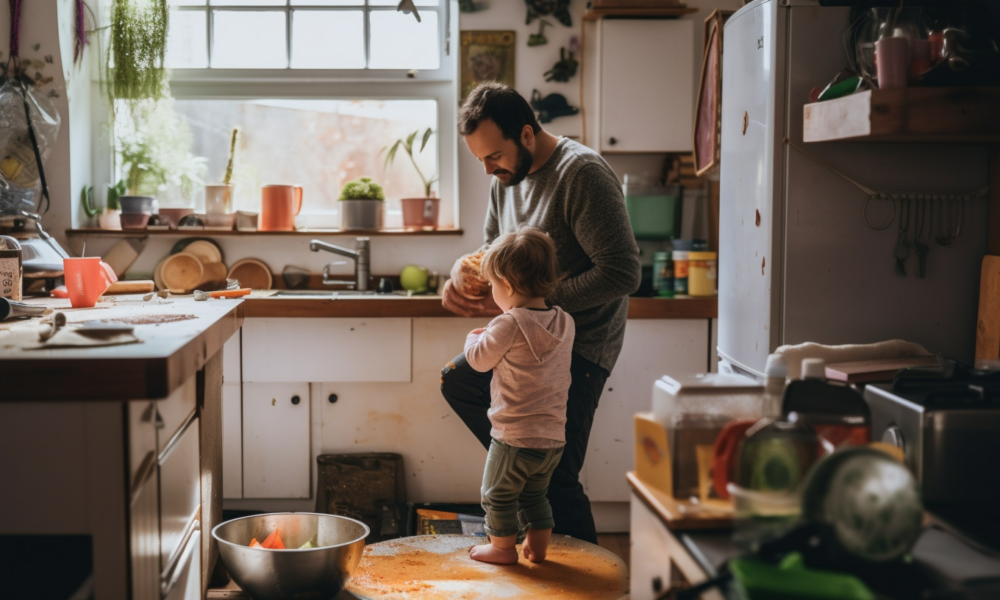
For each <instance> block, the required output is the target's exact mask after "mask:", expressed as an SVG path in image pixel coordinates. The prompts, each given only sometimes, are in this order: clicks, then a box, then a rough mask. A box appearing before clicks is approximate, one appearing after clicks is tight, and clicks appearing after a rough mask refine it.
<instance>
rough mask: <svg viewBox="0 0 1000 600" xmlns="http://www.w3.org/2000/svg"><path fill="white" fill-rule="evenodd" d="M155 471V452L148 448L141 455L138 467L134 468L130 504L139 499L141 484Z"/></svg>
mask: <svg viewBox="0 0 1000 600" xmlns="http://www.w3.org/2000/svg"><path fill="white" fill-rule="evenodd" d="M155 472H156V452H154V451H152V450H150V451H149V452H147V453H146V456H145V457H143V459H142V462H141V463H139V468H138V469H136V475H135V481H134V482H133V483H132V492H131V500H130V501H129V504H130V505H133V504H135V501H136V500H138V499H139V494H140V493H141V492H142V486H143V484H145V483H146V481H147V480H148V479H149V478H150V477H152V476H153V473H155Z"/></svg>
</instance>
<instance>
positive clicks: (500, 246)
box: [482, 227, 562, 298]
mask: <svg viewBox="0 0 1000 600" xmlns="http://www.w3.org/2000/svg"><path fill="white" fill-rule="evenodd" d="M482 274H483V276H484V277H488V278H489V279H491V280H499V279H501V278H503V279H506V280H507V283H509V284H510V286H511V287H512V288H514V291H515V292H517V293H519V294H522V295H524V296H528V297H530V298H549V297H550V296H552V294H553V293H554V292H555V291H556V286H557V285H558V284H559V281H560V280H561V279H562V277H561V276H560V274H559V263H558V262H557V260H556V245H555V243H554V242H553V241H552V238H550V237H549V236H548V235H546V234H545V233H543V232H542V231H540V230H538V229H535V228H534V227H522V228H521V229H518V230H517V231H516V232H515V233H508V234H507V235H505V236H503V237H501V238H499V239H497V240H496V241H495V242H493V245H492V246H490V249H489V250H487V251H486V254H485V255H484V256H483V261H482Z"/></svg>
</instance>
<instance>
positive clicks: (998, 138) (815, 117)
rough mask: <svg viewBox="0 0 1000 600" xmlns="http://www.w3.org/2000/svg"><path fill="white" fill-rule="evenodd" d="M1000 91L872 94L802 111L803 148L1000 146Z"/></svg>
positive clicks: (923, 90) (931, 90)
mask: <svg viewBox="0 0 1000 600" xmlns="http://www.w3.org/2000/svg"><path fill="white" fill-rule="evenodd" d="M998 106H1000V87H967V88H932V87H925V88H904V89H898V90H868V91H864V92H858V93H856V94H852V95H850V96H845V97H843V98H837V99H836V100H827V101H825V102H813V103H810V104H806V105H805V106H804V107H803V128H802V129H803V131H802V138H803V141H805V142H834V141H853V142H860V141H872V142H935V143H956V142H957V143H998V142H1000V110H998V109H997V107H998Z"/></svg>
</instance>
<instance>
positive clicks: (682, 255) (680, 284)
mask: <svg viewBox="0 0 1000 600" xmlns="http://www.w3.org/2000/svg"><path fill="white" fill-rule="evenodd" d="M688 254H690V253H689V252H688V251H687V250H674V253H673V258H674V296H675V297H677V296H687V295H688Z"/></svg>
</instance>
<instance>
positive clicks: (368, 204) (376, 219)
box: [338, 177, 385, 230]
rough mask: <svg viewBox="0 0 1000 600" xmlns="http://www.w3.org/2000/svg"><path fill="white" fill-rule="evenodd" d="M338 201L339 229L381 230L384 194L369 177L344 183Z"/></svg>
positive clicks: (380, 187)
mask: <svg viewBox="0 0 1000 600" xmlns="http://www.w3.org/2000/svg"><path fill="white" fill-rule="evenodd" d="M338 200H339V202H340V228H341V229H344V230H352V229H382V218H383V217H382V215H383V206H384V204H385V203H384V202H383V200H385V193H384V192H383V191H382V186H380V185H379V184H377V183H375V182H374V181H372V180H371V178H370V177H362V178H361V179H356V180H354V181H348V182H347V183H345V184H344V187H343V189H342V190H341V191H340V198H338Z"/></svg>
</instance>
